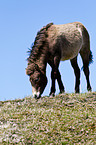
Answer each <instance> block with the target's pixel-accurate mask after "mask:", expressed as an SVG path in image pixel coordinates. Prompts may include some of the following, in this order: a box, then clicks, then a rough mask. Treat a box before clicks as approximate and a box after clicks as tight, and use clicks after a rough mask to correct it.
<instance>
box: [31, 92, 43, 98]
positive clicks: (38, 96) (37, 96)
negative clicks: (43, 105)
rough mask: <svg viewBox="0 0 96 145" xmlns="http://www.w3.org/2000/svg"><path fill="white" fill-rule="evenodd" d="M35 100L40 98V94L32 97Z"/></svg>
mask: <svg viewBox="0 0 96 145" xmlns="http://www.w3.org/2000/svg"><path fill="white" fill-rule="evenodd" d="M33 97H34V98H35V99H39V98H41V95H40V93H39V92H37V94H34V96H33Z"/></svg>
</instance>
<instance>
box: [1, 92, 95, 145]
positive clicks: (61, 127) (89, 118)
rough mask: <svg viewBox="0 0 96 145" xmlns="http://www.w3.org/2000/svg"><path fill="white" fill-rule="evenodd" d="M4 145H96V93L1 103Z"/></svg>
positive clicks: (2, 142) (2, 141)
mask: <svg viewBox="0 0 96 145" xmlns="http://www.w3.org/2000/svg"><path fill="white" fill-rule="evenodd" d="M0 144H2V145H7V144H8V145H11V144H12V145H13V144H18V145H27V144H28V145H31V144H34V145H43V144H46V145H49V144H50V145H67V144H69V145H73V144H74V145H75V144H76V145H78V144H80V145H81V144H82V145H84V144H85V145H86V144H88V145H91V144H92V145H95V144H96V92H94V93H85V94H64V95H62V94H61V95H57V96H55V97H51V98H50V97H46V96H45V97H42V98H41V99H39V100H35V99H34V98H32V97H26V98H24V99H18V100H13V101H1V102H0Z"/></svg>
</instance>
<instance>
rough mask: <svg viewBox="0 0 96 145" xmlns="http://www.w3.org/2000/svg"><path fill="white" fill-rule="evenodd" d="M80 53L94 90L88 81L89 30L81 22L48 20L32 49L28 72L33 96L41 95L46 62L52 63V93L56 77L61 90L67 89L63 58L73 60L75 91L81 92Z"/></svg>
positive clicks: (89, 59) (45, 80) (88, 85)
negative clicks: (60, 22) (50, 21)
mask: <svg viewBox="0 0 96 145" xmlns="http://www.w3.org/2000/svg"><path fill="white" fill-rule="evenodd" d="M78 53H80V55H81V58H82V61H83V71H84V74H85V76H86V81H87V90H88V91H91V85H90V81H89V63H90V62H92V53H91V51H90V40H89V34H88V32H87V30H86V28H85V27H84V26H83V25H82V24H81V23H79V22H74V23H68V24H63V25H54V24H53V23H49V24H47V25H46V26H45V27H43V28H42V29H41V30H40V31H39V32H38V33H37V36H36V38H35V41H34V44H33V46H32V48H31V49H30V56H29V58H28V66H27V68H26V74H27V75H29V76H30V82H31V85H32V92H33V97H35V98H37V99H38V98H40V97H41V94H42V93H43V91H44V89H45V87H46V85H47V77H46V66H47V63H48V64H49V65H50V66H51V67H52V72H51V79H52V86H51V92H50V95H54V94H55V80H56V79H57V82H58V85H59V89H60V93H62V92H64V86H63V83H62V80H61V75H60V72H59V70H58V66H59V63H60V61H64V60H68V59H69V60H70V62H71V65H72V67H73V69H74V73H75V77H76V83H75V92H76V93H79V85H80V69H79V67H78V64H77V55H78Z"/></svg>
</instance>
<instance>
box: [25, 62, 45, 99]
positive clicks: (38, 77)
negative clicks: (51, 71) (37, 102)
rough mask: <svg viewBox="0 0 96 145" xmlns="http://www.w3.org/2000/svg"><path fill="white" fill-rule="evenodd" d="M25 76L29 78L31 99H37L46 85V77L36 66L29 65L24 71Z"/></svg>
mask: <svg viewBox="0 0 96 145" xmlns="http://www.w3.org/2000/svg"><path fill="white" fill-rule="evenodd" d="M26 74H27V75H29V77H30V82H31V85H32V93H33V97H35V98H36V99H39V98H40V97H41V94H42V93H43V91H44V89H45V87H46V85H47V77H46V75H45V74H44V73H43V71H41V70H40V68H39V67H38V65H37V64H31V65H29V66H28V68H27V69H26Z"/></svg>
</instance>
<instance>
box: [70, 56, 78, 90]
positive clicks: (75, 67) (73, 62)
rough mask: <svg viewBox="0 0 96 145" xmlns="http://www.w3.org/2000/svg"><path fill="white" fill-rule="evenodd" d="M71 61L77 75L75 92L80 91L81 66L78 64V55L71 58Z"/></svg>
mask: <svg viewBox="0 0 96 145" xmlns="http://www.w3.org/2000/svg"><path fill="white" fill-rule="evenodd" d="M70 61H71V65H72V67H73V69H74V73H75V77H76V80H75V92H76V93H79V92H80V89H79V85H80V69H79V66H78V64H77V57H75V58H73V59H71V60H70Z"/></svg>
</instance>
